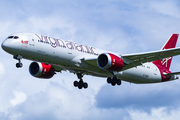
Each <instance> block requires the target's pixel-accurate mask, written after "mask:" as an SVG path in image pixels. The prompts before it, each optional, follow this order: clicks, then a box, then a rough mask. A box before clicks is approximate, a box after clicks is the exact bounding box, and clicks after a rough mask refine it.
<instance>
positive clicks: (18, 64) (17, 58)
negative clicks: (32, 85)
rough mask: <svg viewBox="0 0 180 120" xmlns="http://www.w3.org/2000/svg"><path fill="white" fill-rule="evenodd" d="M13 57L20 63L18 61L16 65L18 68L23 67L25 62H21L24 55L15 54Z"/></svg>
mask: <svg viewBox="0 0 180 120" xmlns="http://www.w3.org/2000/svg"><path fill="white" fill-rule="evenodd" d="M13 58H14V59H16V60H18V63H16V67H17V68H21V67H22V66H23V64H22V63H21V59H22V56H20V55H14V56H13Z"/></svg>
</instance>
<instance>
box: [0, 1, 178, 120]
mask: <svg viewBox="0 0 180 120" xmlns="http://www.w3.org/2000/svg"><path fill="white" fill-rule="evenodd" d="M17 32H32V33H39V34H43V35H48V36H51V37H55V38H61V39H64V40H72V41H74V42H77V43H81V44H85V45H89V46H94V47H97V48H100V49H105V50H109V51H113V52H118V53H121V54H127V53H128V54H131V53H139V52H148V51H154V50H159V49H161V47H162V46H163V45H164V43H165V42H166V41H167V40H168V38H169V37H170V36H171V34H173V33H178V34H179V33H180V1H179V0H149V1H144V0H136V1H134V0H98V1H97V0H91V1H90V0H87V1H86V0H46V1H44V0H1V4H0V42H1V43H2V42H3V40H4V39H5V38H6V37H7V36H9V35H10V34H12V33H17ZM177 46H180V42H178V43H177ZM0 55H1V59H0V119H1V120H40V119H42V120H60V119H61V120H72V119H75V120H81V119H83V120H84V119H85V120H92V119H94V120H99V119H103V120H110V119H119V120H152V119H157V120H172V119H173V120H174V119H179V116H180V80H176V81H171V82H166V83H158V84H147V85H143V84H142V85H138V84H133V83H127V82H124V81H123V82H122V85H121V86H115V87H112V86H111V85H109V84H107V83H106V79H104V78H97V77H91V76H84V81H86V82H88V84H89V87H88V89H86V90H85V89H82V90H79V89H77V88H75V87H74V86H73V82H74V81H75V80H77V77H76V75H74V74H72V73H69V72H62V73H58V74H56V75H55V76H54V77H53V78H51V79H50V80H42V79H37V78H34V77H32V76H31V75H30V74H29V71H28V67H29V64H30V63H31V62H32V61H28V60H24V59H23V60H22V62H23V65H24V66H23V68H20V69H17V68H16V67H15V64H16V62H17V61H16V60H14V59H13V56H12V55H10V54H8V53H5V52H4V51H3V50H2V49H1V50H0ZM179 60H180V57H174V59H173V63H172V66H171V70H172V71H176V72H177V71H180V63H179Z"/></svg>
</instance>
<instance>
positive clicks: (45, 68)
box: [29, 62, 55, 79]
mask: <svg viewBox="0 0 180 120" xmlns="http://www.w3.org/2000/svg"><path fill="white" fill-rule="evenodd" d="M29 72H30V74H31V75H32V76H34V77H37V78H45V79H48V78H52V77H53V76H54V74H55V70H54V68H53V66H52V65H50V64H45V63H40V62H32V63H31V64H30V66H29Z"/></svg>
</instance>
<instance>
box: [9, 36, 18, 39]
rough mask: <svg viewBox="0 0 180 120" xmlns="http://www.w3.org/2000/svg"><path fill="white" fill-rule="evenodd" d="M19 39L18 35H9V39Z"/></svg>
mask: <svg viewBox="0 0 180 120" xmlns="http://www.w3.org/2000/svg"><path fill="white" fill-rule="evenodd" d="M13 38H14V39H19V37H18V36H9V37H8V38H7V39H13Z"/></svg>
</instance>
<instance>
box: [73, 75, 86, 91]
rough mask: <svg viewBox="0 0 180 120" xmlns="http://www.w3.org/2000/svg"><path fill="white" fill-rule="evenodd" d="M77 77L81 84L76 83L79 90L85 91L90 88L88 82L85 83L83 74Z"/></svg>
mask: <svg viewBox="0 0 180 120" xmlns="http://www.w3.org/2000/svg"><path fill="white" fill-rule="evenodd" d="M77 77H78V79H79V82H78V81H74V87H78V88H79V89H82V88H83V87H84V88H85V89H86V88H88V84H87V83H86V82H83V79H82V78H83V75H82V74H81V73H77Z"/></svg>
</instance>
